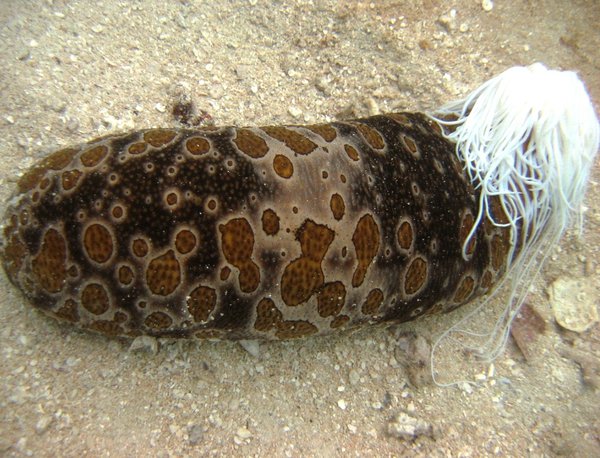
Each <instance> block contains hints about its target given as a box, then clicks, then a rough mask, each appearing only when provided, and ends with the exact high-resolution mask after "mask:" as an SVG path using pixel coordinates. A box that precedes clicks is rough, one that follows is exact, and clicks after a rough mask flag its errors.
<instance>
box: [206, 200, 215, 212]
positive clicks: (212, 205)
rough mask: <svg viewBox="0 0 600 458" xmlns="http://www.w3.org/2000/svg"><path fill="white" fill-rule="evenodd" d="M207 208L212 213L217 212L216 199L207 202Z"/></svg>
mask: <svg viewBox="0 0 600 458" xmlns="http://www.w3.org/2000/svg"><path fill="white" fill-rule="evenodd" d="M206 208H208V209H209V210H210V211H215V210H216V209H217V201H216V200H215V199H208V201H207V202H206Z"/></svg>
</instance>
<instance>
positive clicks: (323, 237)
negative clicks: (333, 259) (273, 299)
mask: <svg viewBox="0 0 600 458" xmlns="http://www.w3.org/2000/svg"><path fill="white" fill-rule="evenodd" d="M334 235H335V233H334V232H333V231H332V230H331V229H329V228H328V227H327V226H323V225H320V224H316V223H315V222H313V221H311V220H306V221H304V223H303V224H302V226H301V227H300V229H299V230H298V232H297V233H296V239H297V240H298V241H299V242H300V249H301V251H302V255H301V256H300V257H299V258H297V259H295V260H293V261H292V262H290V263H289V264H288V265H287V266H286V268H285V270H284V272H283V275H282V276H281V298H282V299H283V301H284V302H285V303H286V304H287V305H289V306H295V305H298V304H301V303H303V302H305V301H307V300H308V298H309V297H310V296H311V295H312V294H313V293H314V292H315V291H316V290H317V289H318V288H320V287H321V286H322V285H323V282H324V278H325V277H324V274H323V269H322V267H321V262H322V261H323V258H324V257H325V253H327V250H328V248H329V245H331V242H332V241H333V238H334Z"/></svg>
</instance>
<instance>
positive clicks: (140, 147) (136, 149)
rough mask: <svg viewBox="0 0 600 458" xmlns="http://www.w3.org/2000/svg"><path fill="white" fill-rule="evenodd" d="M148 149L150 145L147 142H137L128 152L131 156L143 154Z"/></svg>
mask: <svg viewBox="0 0 600 458" xmlns="http://www.w3.org/2000/svg"><path fill="white" fill-rule="evenodd" d="M147 149H148V143H146V142H136V143H134V144H132V145H131V146H129V148H128V150H127V151H129V154H133V155H136V154H142V153H143V152H144V151H146V150H147Z"/></svg>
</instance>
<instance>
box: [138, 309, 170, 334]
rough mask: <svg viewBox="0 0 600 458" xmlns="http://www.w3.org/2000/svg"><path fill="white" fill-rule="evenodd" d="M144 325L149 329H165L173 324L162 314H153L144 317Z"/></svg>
mask: <svg viewBox="0 0 600 458" xmlns="http://www.w3.org/2000/svg"><path fill="white" fill-rule="evenodd" d="M144 324H145V325H146V326H148V327H149V328H150V329H158V330H161V329H167V328H168V327H169V326H171V325H172V324H173V319H172V318H171V317H170V316H169V315H167V314H166V313H164V312H153V313H151V314H150V315H148V316H147V317H146V319H145V320H144Z"/></svg>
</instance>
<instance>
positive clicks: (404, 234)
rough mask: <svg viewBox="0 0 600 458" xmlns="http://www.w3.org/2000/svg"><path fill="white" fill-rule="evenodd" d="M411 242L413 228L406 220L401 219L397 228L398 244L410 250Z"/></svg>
mask: <svg viewBox="0 0 600 458" xmlns="http://www.w3.org/2000/svg"><path fill="white" fill-rule="evenodd" d="M412 243H413V228H412V224H410V223H409V222H408V221H403V222H402V223H401V224H400V227H399V228H398V244H399V245H400V248H402V249H403V250H410V247H411V246H412Z"/></svg>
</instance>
